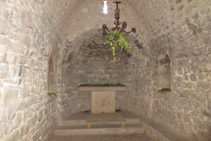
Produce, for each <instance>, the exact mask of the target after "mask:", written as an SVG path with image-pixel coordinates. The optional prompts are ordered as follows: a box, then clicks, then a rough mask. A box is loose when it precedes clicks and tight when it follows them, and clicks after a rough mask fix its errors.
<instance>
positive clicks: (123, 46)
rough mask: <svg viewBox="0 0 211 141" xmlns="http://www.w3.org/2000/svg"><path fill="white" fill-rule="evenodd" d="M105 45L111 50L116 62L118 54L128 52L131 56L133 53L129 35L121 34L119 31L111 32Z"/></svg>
mask: <svg viewBox="0 0 211 141" xmlns="http://www.w3.org/2000/svg"><path fill="white" fill-rule="evenodd" d="M105 45H107V46H108V47H110V48H111V50H112V55H113V58H114V60H115V61H116V54H117V52H118V51H119V50H120V51H126V52H127V54H130V53H131V51H132V46H131V45H130V44H129V43H128V40H127V34H126V33H125V32H120V31H118V30H114V31H110V32H109V34H108V37H107V39H106V41H105Z"/></svg>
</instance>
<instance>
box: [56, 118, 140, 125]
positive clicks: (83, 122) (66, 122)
mask: <svg viewBox="0 0 211 141" xmlns="http://www.w3.org/2000/svg"><path fill="white" fill-rule="evenodd" d="M122 122H124V123H125V125H129V124H140V119H139V118H130V119H125V120H119V121H115V120H114V121H112V120H111V121H91V120H90V121H86V120H63V121H59V122H56V125H57V126H86V125H87V124H88V123H91V124H92V125H109V124H111V125H116V124H118V125H119V124H122Z"/></svg>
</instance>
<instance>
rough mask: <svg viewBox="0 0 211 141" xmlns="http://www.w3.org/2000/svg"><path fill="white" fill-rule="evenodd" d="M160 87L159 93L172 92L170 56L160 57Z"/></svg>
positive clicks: (158, 73)
mask: <svg viewBox="0 0 211 141" xmlns="http://www.w3.org/2000/svg"><path fill="white" fill-rule="evenodd" d="M157 71H158V72H157V75H158V87H159V91H158V92H159V93H169V92H171V71H170V58H169V56H168V54H163V55H160V56H159V58H158V69H157Z"/></svg>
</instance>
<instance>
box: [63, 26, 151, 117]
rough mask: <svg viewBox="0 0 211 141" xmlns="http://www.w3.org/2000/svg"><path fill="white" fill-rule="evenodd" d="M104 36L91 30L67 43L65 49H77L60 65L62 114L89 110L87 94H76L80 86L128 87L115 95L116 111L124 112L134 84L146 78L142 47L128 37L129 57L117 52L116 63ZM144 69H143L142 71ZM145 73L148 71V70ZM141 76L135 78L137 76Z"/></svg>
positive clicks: (135, 87) (135, 85)
mask: <svg viewBox="0 0 211 141" xmlns="http://www.w3.org/2000/svg"><path fill="white" fill-rule="evenodd" d="M104 42H105V37H103V36H102V30H101V29H93V30H90V31H89V32H86V33H84V34H83V35H82V36H79V37H77V38H76V39H75V40H74V41H73V42H69V43H67V44H66V45H67V48H77V49H78V50H77V51H75V52H71V53H70V54H69V56H68V57H67V60H66V61H64V62H63V71H62V72H63V73H62V84H63V93H62V94H60V97H61V99H60V101H59V105H60V106H61V110H62V111H63V112H64V113H68V114H71V113H77V112H84V111H90V110H91V107H90V105H91V102H90V100H91V97H90V92H79V90H78V86H80V85H81V84H105V83H110V84H116V83H122V84H124V85H126V86H127V87H128V91H127V92H117V94H116V110H127V109H128V106H129V105H128V104H130V103H129V101H128V99H129V98H130V96H131V95H133V93H135V91H140V89H141V88H137V83H139V82H141V81H142V80H141V79H143V80H145V79H146V74H143V73H142V71H143V70H145V71H146V69H147V68H148V67H146V66H147V61H148V60H149V59H147V56H144V55H142V53H143V50H144V49H143V47H142V46H141V44H140V43H139V41H137V40H136V39H135V38H134V37H132V36H129V42H130V44H131V45H133V53H132V55H129V56H128V55H127V54H126V52H119V53H118V55H117V62H115V61H114V60H113V56H112V52H111V49H109V48H108V47H106V46H105V45H104ZM145 67H146V68H145ZM148 71H149V70H148ZM139 75H140V76H141V77H137V76H139Z"/></svg>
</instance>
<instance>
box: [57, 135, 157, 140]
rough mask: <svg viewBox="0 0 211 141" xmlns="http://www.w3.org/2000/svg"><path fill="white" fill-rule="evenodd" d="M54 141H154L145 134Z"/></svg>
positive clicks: (82, 137) (75, 137)
mask: <svg viewBox="0 0 211 141" xmlns="http://www.w3.org/2000/svg"><path fill="white" fill-rule="evenodd" d="M54 141H154V140H153V139H152V138H150V137H149V136H147V135H146V134H140V135H139V134H136V135H103V136H71V137H55V138H54Z"/></svg>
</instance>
